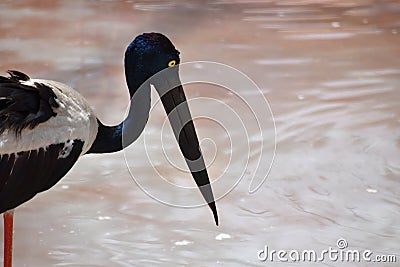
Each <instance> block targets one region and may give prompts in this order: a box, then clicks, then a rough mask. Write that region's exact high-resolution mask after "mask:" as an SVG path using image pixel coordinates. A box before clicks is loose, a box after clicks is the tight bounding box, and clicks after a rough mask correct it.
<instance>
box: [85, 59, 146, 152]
mask: <svg viewBox="0 0 400 267" xmlns="http://www.w3.org/2000/svg"><path fill="white" fill-rule="evenodd" d="M125 77H126V83H127V85H128V89H129V94H130V98H131V110H130V113H129V115H128V117H127V118H126V119H125V120H124V121H123V122H121V123H120V124H118V125H115V126H106V125H104V124H103V123H101V122H100V120H97V121H98V125H99V126H98V132H97V135H96V139H95V141H94V143H93V145H92V147H91V148H90V149H89V151H88V152H86V153H87V154H89V153H112V152H117V151H120V150H122V149H123V147H126V146H127V145H129V144H131V143H132V142H133V141H135V140H136V138H137V137H138V136H139V135H140V133H141V131H140V129H141V127H144V125H143V122H141V121H143V120H146V121H147V116H148V109H149V106H147V105H146V103H147V101H143V100H146V99H147V98H148V101H149V102H148V103H150V85H149V84H148V83H146V84H145V81H146V80H147V79H148V78H149V77H150V75H148V74H147V73H145V72H144V71H143V69H142V68H140V66H138V65H137V64H136V60H135V58H134V57H125ZM141 86H143V88H141ZM139 88H140V92H141V93H136V92H137V91H138V89H139ZM143 89H144V90H143ZM147 92H148V93H147ZM147 94H148V97H147ZM134 95H135V96H139V97H135V98H137V99H136V100H134V98H133V96H134ZM132 110H133V111H135V112H133V114H132V113H131V112H132ZM146 113H147V114H146ZM142 117H143V118H142ZM135 123H137V124H139V125H140V126H138V127H136V128H137V130H138V131H137V132H134V133H133V134H132V133H131V132H132V131H131V132H128V133H131V134H130V135H129V136H128V137H127V138H126V139H125V140H124V144H123V137H122V136H123V129H124V125H125V126H129V127H132V125H134V124H135ZM129 127H128V128H129ZM135 130H136V129H135ZM129 137H133V138H129Z"/></svg>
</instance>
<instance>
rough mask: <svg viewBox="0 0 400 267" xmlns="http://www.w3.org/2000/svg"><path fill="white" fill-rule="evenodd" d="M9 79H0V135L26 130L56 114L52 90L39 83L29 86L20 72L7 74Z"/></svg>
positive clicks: (26, 79)
mask: <svg viewBox="0 0 400 267" xmlns="http://www.w3.org/2000/svg"><path fill="white" fill-rule="evenodd" d="M8 74H9V75H10V76H9V77H4V76H0V134H2V133H3V132H5V131H6V130H8V131H10V130H11V131H14V132H15V133H16V134H20V133H21V131H22V130H23V129H25V128H30V129H32V128H34V127H35V126H36V125H38V124H39V123H42V122H45V121H47V120H48V119H50V118H51V117H53V116H56V113H55V112H54V111H53V108H58V106H59V105H58V103H57V102H56V101H55V100H56V95H55V94H54V92H53V91H52V89H51V88H50V87H49V86H47V85H45V84H41V83H38V82H35V83H33V84H29V81H30V78H29V77H28V76H27V75H26V74H24V73H22V72H19V71H8Z"/></svg>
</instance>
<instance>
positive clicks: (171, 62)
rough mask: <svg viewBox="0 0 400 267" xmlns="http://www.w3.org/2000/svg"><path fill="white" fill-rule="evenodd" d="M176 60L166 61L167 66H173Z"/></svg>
mask: <svg viewBox="0 0 400 267" xmlns="http://www.w3.org/2000/svg"><path fill="white" fill-rule="evenodd" d="M175 64H176V61H175V60H171V61H170V62H168V67H173V66H175Z"/></svg>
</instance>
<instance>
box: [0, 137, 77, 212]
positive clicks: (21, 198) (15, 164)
mask: <svg viewBox="0 0 400 267" xmlns="http://www.w3.org/2000/svg"><path fill="white" fill-rule="evenodd" d="M82 147H83V142H82V141H80V140H69V141H67V142H65V143H60V144H52V145H49V146H48V147H46V148H40V149H36V150H30V151H22V152H18V153H11V154H2V155H0V213H2V212H4V211H7V210H9V209H13V208H15V207H17V206H19V205H21V204H22V203H24V202H26V201H28V200H29V199H31V198H33V197H34V196H35V195H36V194H37V193H39V192H42V191H45V190H48V189H49V188H51V187H52V186H53V185H55V184H56V183H57V182H58V181H59V180H60V179H61V178H62V177H63V176H64V175H65V174H66V173H67V172H68V171H69V170H70V169H71V168H72V166H73V165H74V164H75V162H76V161H77V159H78V158H79V156H80V154H81V152H82Z"/></svg>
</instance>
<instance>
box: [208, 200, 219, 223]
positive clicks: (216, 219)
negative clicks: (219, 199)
mask: <svg viewBox="0 0 400 267" xmlns="http://www.w3.org/2000/svg"><path fill="white" fill-rule="evenodd" d="M208 205H209V207H210V209H211V211H212V213H213V215H214V221H215V224H216V225H217V226H218V224H219V220H218V212H217V207H216V205H215V202H211V203H209V204H208Z"/></svg>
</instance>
